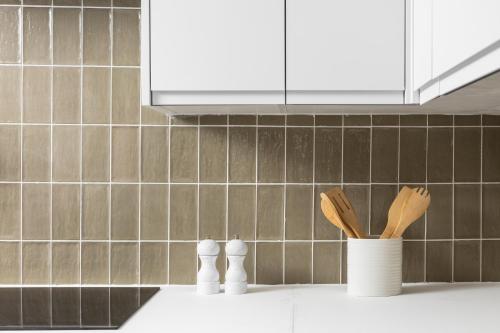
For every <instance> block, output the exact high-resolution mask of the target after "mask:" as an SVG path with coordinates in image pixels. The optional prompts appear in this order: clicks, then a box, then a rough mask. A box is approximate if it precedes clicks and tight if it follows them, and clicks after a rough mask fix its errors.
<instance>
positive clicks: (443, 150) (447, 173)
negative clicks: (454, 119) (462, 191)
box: [427, 127, 453, 183]
mask: <svg viewBox="0 0 500 333" xmlns="http://www.w3.org/2000/svg"><path fill="white" fill-rule="evenodd" d="M427 146H428V150H427V181H428V182H431V183H445V182H451V180H452V176H453V129H452V128H450V127H444V128H429V131H428V143H427Z"/></svg>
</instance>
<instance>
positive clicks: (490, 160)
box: [483, 127, 500, 182]
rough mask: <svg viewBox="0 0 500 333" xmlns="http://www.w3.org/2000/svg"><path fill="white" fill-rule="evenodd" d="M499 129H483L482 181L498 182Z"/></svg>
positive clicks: (499, 157) (499, 167)
mask: <svg viewBox="0 0 500 333" xmlns="http://www.w3.org/2000/svg"><path fill="white" fill-rule="evenodd" d="M499 170H500V128H498V127H490V128H488V127H486V128H484V129H483V181H485V182H498V181H500V172H498V171H499Z"/></svg>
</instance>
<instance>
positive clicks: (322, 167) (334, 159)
mask: <svg viewBox="0 0 500 333" xmlns="http://www.w3.org/2000/svg"><path fill="white" fill-rule="evenodd" d="M315 140H316V143H315V150H316V151H315V154H314V155H315V159H316V161H315V171H314V177H315V181H316V182H325V183H326V182H328V183H334V182H340V180H341V179H340V178H341V170H342V129H340V128H317V129H316V132H315Z"/></svg>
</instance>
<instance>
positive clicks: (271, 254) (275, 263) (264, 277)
mask: <svg viewBox="0 0 500 333" xmlns="http://www.w3.org/2000/svg"><path fill="white" fill-rule="evenodd" d="M256 246H257V257H256V258H255V259H256V260H255V262H256V281H255V283H257V284H282V283H283V243H256Z"/></svg>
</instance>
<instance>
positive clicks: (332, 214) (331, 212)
mask: <svg viewBox="0 0 500 333" xmlns="http://www.w3.org/2000/svg"><path fill="white" fill-rule="evenodd" d="M320 196H321V211H322V212H323V214H324V215H325V217H326V218H327V220H328V221H330V223H331V224H333V225H334V226H336V227H337V228H339V229H340V230H342V231H344V232H345V234H346V235H347V237H351V238H352V237H356V235H355V234H354V232H352V230H351V229H350V228H349V227H348V226H347V225H346V224H345V223H344V222H343V221H342V219H341V218H340V216H339V214H338V212H337V209H336V208H335V206H334V205H333V203H332V202H331V200H330V198H328V196H327V195H326V194H325V193H321V194H320Z"/></svg>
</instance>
